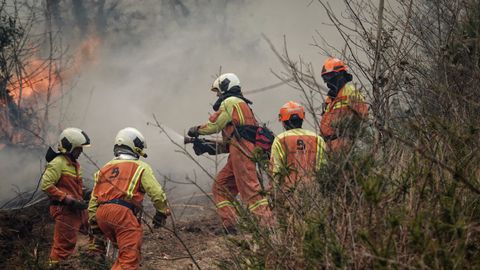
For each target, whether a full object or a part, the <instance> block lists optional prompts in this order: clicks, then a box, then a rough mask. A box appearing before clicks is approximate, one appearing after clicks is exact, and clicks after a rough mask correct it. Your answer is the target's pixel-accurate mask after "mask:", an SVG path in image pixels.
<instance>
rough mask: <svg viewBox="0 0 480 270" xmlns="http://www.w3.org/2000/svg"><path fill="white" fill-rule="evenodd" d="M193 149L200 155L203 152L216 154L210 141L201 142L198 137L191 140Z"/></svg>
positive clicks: (214, 147)
mask: <svg viewBox="0 0 480 270" xmlns="http://www.w3.org/2000/svg"><path fill="white" fill-rule="evenodd" d="M193 151H195V154H196V155H197V156H200V155H201V154H203V153H205V152H206V153H208V154H209V155H216V154H217V151H216V145H215V143H212V142H203V141H201V140H199V139H197V140H195V141H194V142H193Z"/></svg>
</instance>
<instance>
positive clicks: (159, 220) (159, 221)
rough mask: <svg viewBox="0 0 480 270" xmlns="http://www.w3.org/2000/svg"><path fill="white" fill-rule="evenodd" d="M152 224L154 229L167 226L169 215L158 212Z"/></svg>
mask: <svg viewBox="0 0 480 270" xmlns="http://www.w3.org/2000/svg"><path fill="white" fill-rule="evenodd" d="M152 223H153V227H154V228H161V227H163V226H165V224H166V223H167V215H165V214H164V213H162V212H158V211H157V213H156V214H155V216H154V217H153V221H152Z"/></svg>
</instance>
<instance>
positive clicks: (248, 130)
mask: <svg viewBox="0 0 480 270" xmlns="http://www.w3.org/2000/svg"><path fill="white" fill-rule="evenodd" d="M236 133H237V134H238V136H239V137H241V138H244V139H245V140H247V141H249V142H251V143H253V144H254V145H255V147H258V148H260V149H262V150H263V152H264V153H266V154H267V155H268V157H270V152H271V149H272V144H273V140H274V139H275V134H273V132H272V131H271V130H270V129H269V128H267V126H266V125H263V126H253V125H243V126H239V127H237V128H236Z"/></svg>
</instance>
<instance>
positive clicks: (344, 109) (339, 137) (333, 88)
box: [320, 57, 368, 153]
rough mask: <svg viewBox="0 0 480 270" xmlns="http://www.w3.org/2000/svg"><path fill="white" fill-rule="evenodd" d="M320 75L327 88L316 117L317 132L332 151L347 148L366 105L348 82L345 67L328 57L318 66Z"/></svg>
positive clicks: (343, 64)
mask: <svg viewBox="0 0 480 270" xmlns="http://www.w3.org/2000/svg"><path fill="white" fill-rule="evenodd" d="M322 78H323V81H324V82H325V83H326V84H327V87H328V89H329V91H328V94H327V97H326V98H325V106H324V110H323V113H322V115H323V116H322V120H321V121H320V134H321V136H322V137H323V138H324V140H325V142H326V143H327V149H328V150H329V151H331V152H333V153H338V152H341V151H346V150H349V148H350V147H351V144H352V137H353V136H354V133H355V132H357V131H358V128H359V126H358V123H360V122H362V121H364V120H366V118H367V116H368V105H367V103H366V102H365V98H364V96H363V95H362V94H361V93H360V91H358V90H357V89H356V88H355V85H354V84H353V83H351V81H352V78H353V77H352V75H351V74H350V73H348V67H347V66H346V65H345V63H344V62H343V61H342V60H340V59H337V58H332V57H329V58H327V59H326V60H325V62H324V64H323V68H322Z"/></svg>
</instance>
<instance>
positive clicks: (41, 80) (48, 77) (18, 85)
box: [9, 36, 101, 102]
mask: <svg viewBox="0 0 480 270" xmlns="http://www.w3.org/2000/svg"><path fill="white" fill-rule="evenodd" d="M100 44H101V40H100V38H98V37H97V36H91V37H89V38H87V39H86V40H84V41H83V42H82V43H81V44H80V45H79V46H78V47H77V49H76V51H75V53H74V55H73V57H72V58H73V63H72V66H71V67H70V68H66V69H63V70H62V71H60V70H59V68H58V66H57V65H56V63H55V62H54V61H50V62H49V61H48V59H40V58H33V59H31V60H29V61H28V62H26V63H25V68H24V70H23V72H21V73H22V75H21V76H18V77H17V78H16V80H14V81H13V82H11V83H10V85H9V90H10V93H11V94H12V96H13V97H14V99H15V101H17V102H18V101H19V100H20V99H27V100H28V99H29V98H31V97H33V96H37V97H38V96H42V95H46V94H47V93H48V92H49V91H50V93H55V92H56V91H57V90H58V88H59V82H60V81H61V80H68V79H69V78H71V77H73V75H74V74H78V73H80V72H81V71H82V69H83V68H85V67H86V66H87V65H89V64H96V63H97V55H98V48H99V47H100Z"/></svg>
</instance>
